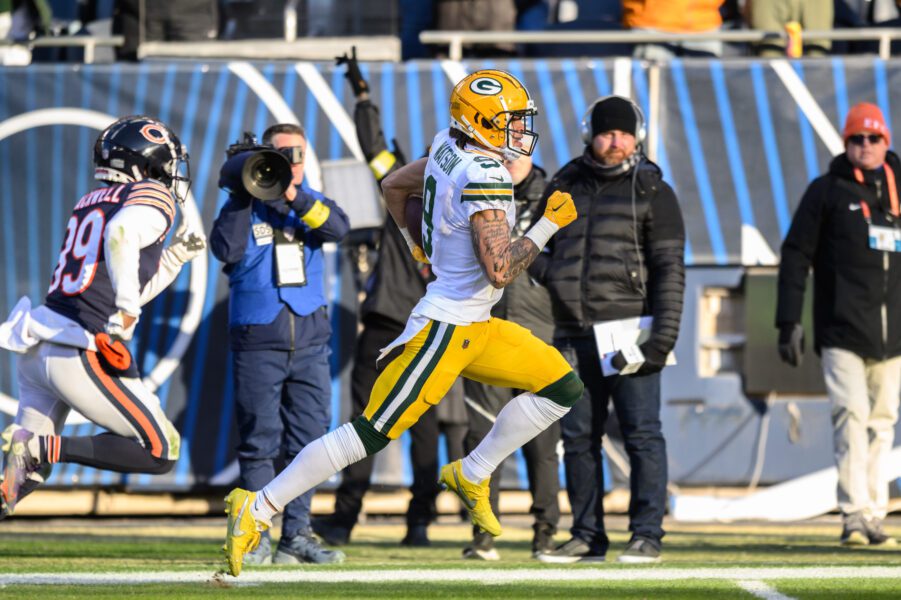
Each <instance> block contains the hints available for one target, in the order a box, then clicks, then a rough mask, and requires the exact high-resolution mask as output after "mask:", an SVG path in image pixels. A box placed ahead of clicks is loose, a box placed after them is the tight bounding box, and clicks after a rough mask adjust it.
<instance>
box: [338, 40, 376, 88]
mask: <svg viewBox="0 0 901 600" xmlns="http://www.w3.org/2000/svg"><path fill="white" fill-rule="evenodd" d="M335 64H336V66H341V65H344V64H346V65H347V73H345V74H344V76H345V77H347V81H349V82H350V87H351V88H352V89H353V91H354V96H358V97H359V96H360V95H361V94H368V93H369V84H368V83H366V80H365V79H363V74H362V73H361V72H360V65H358V64H357V47H356V46H351V48H350V56H348V55H347V53H346V52H345V53H344V55H343V56H336V57H335Z"/></svg>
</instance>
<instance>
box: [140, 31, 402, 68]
mask: <svg viewBox="0 0 901 600" xmlns="http://www.w3.org/2000/svg"><path fill="white" fill-rule="evenodd" d="M351 46H356V47H357V53H358V54H359V55H360V56H361V57H365V59H366V60H384V61H393V62H398V61H400V59H401V53H400V39H399V38H396V37H393V36H368V37H308V38H303V39H298V40H294V41H293V42H286V41H285V40H281V39H261V40H221V41H209V42H144V43H143V44H141V45H140V46H138V58H142V59H143V58H184V59H195V60H203V59H240V60H327V61H332V60H334V59H335V57H336V56H339V55H341V54H344V53H345V52H347V51H348V50H349V49H350V47H351Z"/></svg>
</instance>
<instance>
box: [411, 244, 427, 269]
mask: <svg viewBox="0 0 901 600" xmlns="http://www.w3.org/2000/svg"><path fill="white" fill-rule="evenodd" d="M410 252H411V253H412V254H413V259H414V260H415V261H416V262H421V263H425V264H427V265H430V264H432V262H431V261H430V260H429V257H428V256H426V255H425V250H423V249H422V247H421V246H418V245H416V244H414V245H413V247H412V248H411V249H410Z"/></svg>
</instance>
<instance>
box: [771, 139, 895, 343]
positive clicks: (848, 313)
mask: <svg viewBox="0 0 901 600" xmlns="http://www.w3.org/2000/svg"><path fill="white" fill-rule="evenodd" d="M886 162H887V163H888V164H889V166H890V167H891V168H892V171H893V172H894V174H895V180H896V186H897V185H898V182H899V181H901V160H899V159H898V156H897V155H896V154H895V153H893V152H889V153H888V156H887V157H886ZM863 174H864V181H865V185H861V184H859V183H857V181H855V178H854V171H853V167H852V166H851V163H850V162H849V161H848V159H847V157H846V156H845V155H844V154H840V155H839V156H837V157H835V158H834V159H833V160H832V163H831V164H830V165H829V172H828V173H827V174H826V175H823V176H821V177H818V178H817V179H814V180H813V181H812V182H811V183H810V185H809V186H808V187H807V191H806V192H805V193H804V197H803V198H801V203H800V204H799V205H798V209H797V211H795V216H794V217H793V219H792V224H791V228H790V229H789V231H788V235H787V236H786V237H785V241H784V242H783V243H782V260H781V263H780V265H779V300H778V304H777V308H776V324H777V326H779V325H784V324H788V323H798V322H800V320H801V309H802V305H803V301H804V287H805V283H806V281H807V273H808V270H809V268H810V267H811V266H813V279H814V291H813V318H814V347H815V348H816V350H817V352H819V351H820V349H821V348H842V349H844V350H849V351H851V352H854V353H855V354H857V355H858V356H862V357H864V358H872V359H880V360H881V359H885V358H891V357H894V356H899V355H901V253H899V252H883V251H880V250H873V249H871V248H870V247H869V243H868V239H869V237H868V225H867V221H866V218H865V213H864V210H863V209H862V208H861V203H865V204H866V205H867V206H868V207H869V213H870V218H871V221H872V223H873V225H877V226H883V227H893V228H899V226H901V222H899V219H897V218H893V217H892V216H891V212H890V203H889V194H888V193H887V191H886V190H887V183H886V177H885V171H884V170H882V169H880V170H877V171H864V172H863ZM899 192H901V190H899Z"/></svg>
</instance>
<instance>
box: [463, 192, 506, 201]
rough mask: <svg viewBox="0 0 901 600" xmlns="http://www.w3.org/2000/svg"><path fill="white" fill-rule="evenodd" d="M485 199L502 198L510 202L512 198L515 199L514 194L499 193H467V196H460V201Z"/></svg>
mask: <svg viewBox="0 0 901 600" xmlns="http://www.w3.org/2000/svg"><path fill="white" fill-rule="evenodd" d="M485 200H501V201H506V202H509V201H510V200H513V196H512V194H511V195H507V196H500V195H497V194H478V195H477V194H472V195H470V194H467V195H466V196H461V197H460V202H483V201H485Z"/></svg>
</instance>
